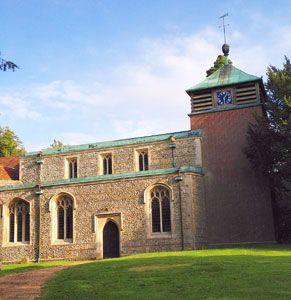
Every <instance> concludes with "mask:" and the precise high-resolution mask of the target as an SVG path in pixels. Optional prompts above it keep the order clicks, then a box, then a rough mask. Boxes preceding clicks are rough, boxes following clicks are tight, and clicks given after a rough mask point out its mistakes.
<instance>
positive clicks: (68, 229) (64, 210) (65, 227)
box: [57, 197, 73, 241]
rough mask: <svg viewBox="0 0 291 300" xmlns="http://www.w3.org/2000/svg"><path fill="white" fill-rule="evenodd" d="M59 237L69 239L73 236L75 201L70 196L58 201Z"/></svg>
mask: <svg viewBox="0 0 291 300" xmlns="http://www.w3.org/2000/svg"><path fill="white" fill-rule="evenodd" d="M57 237H58V239H59V240H69V241H70V240H71V239H72V238H73V203H72V200H71V199H70V198H68V197H62V198H60V199H59V200H58V201H57Z"/></svg>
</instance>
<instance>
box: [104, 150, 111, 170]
mask: <svg viewBox="0 0 291 300" xmlns="http://www.w3.org/2000/svg"><path fill="white" fill-rule="evenodd" d="M108 174H112V155H111V154H107V155H105V156H104V157H103V175H108Z"/></svg>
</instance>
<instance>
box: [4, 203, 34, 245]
mask: <svg viewBox="0 0 291 300" xmlns="http://www.w3.org/2000/svg"><path fill="white" fill-rule="evenodd" d="M29 240H30V215H29V204H28V203H27V202H25V201H23V200H17V201H16V202H14V204H13V205H12V206H11V207H10V210H9V242H11V243H16V242H29Z"/></svg>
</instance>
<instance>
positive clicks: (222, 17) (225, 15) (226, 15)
mask: <svg viewBox="0 0 291 300" xmlns="http://www.w3.org/2000/svg"><path fill="white" fill-rule="evenodd" d="M225 17H228V13H226V14H224V15H223V16H221V17H219V19H222V26H219V28H223V36H224V44H226V37H225V27H226V26H229V24H225V23H224V18H225Z"/></svg>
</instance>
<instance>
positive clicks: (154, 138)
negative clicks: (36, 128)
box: [24, 129, 202, 157]
mask: <svg viewBox="0 0 291 300" xmlns="http://www.w3.org/2000/svg"><path fill="white" fill-rule="evenodd" d="M170 136H174V137H175V138H176V139H181V138H187V137H201V136H202V130H201V129H196V130H188V131H180V132H172V133H164V134H157V135H150V136H143V137H136V138H131V139H123V140H115V141H107V142H97V143H92V144H83V145H75V146H64V147H62V148H59V149H54V148H48V149H44V150H42V151H41V153H42V155H49V154H57V153H65V152H75V151H84V150H90V149H104V148H111V147H120V146H128V145H134V144H143V143H152V142H160V141H165V140H168V139H169V138H170ZM39 153H40V152H39V151H37V152H28V153H25V154H24V157H27V156H34V155H37V154H39Z"/></svg>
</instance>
